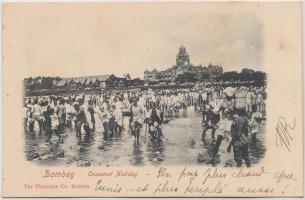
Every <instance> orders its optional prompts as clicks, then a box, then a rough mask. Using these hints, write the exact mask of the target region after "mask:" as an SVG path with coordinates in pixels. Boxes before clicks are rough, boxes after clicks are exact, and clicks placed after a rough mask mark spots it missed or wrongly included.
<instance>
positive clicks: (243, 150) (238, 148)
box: [231, 116, 250, 167]
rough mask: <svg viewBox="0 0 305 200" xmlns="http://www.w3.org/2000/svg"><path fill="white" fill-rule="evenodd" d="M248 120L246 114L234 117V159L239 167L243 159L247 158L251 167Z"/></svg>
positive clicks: (232, 132)
mask: <svg viewBox="0 0 305 200" xmlns="http://www.w3.org/2000/svg"><path fill="white" fill-rule="evenodd" d="M248 127H249V125H248V121H247V119H246V117H245V116H238V117H237V118H236V119H234V121H233V124H232V127H231V134H232V141H231V142H232V145H233V151H234V160H235V162H236V165H237V167H241V164H242V160H245V162H246V165H247V167H250V160H249V152H248V143H249V142H248V138H247V137H248Z"/></svg>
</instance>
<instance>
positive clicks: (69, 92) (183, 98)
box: [23, 13, 267, 167]
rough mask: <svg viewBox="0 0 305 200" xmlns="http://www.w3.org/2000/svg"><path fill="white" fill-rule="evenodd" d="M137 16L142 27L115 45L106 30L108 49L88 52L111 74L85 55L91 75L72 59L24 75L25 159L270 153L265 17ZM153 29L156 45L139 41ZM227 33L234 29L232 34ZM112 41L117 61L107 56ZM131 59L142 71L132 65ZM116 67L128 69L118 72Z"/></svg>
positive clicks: (190, 160) (211, 159)
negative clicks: (92, 65)
mask: <svg viewBox="0 0 305 200" xmlns="http://www.w3.org/2000/svg"><path fill="white" fill-rule="evenodd" d="M157 17H159V16H157ZM157 17H156V18H157ZM206 19H213V20H214V23H215V24H217V22H218V21H220V20H221V21H223V25H224V27H216V26H215V27H214V29H212V30H211V28H212V27H209V26H211V25H210V24H211V21H210V20H206ZM118 20H122V19H118ZM131 20H132V21H133V20H138V21H137V22H138V24H137V29H134V28H133V27H131V28H128V29H125V30H123V31H122V32H120V34H119V38H118V40H116V39H113V40H111V41H108V43H107V44H103V43H102V41H103V39H104V38H109V37H113V36H112V35H109V34H110V33H112V32H110V33H107V32H106V33H101V34H100V36H99V37H97V39H96V41H95V42H101V46H99V47H98V49H95V50H94V52H90V50H88V51H87V52H86V53H87V54H94V55H95V56H92V57H90V58H88V59H97V60H96V63H97V65H99V66H101V68H105V69H106V68H107V69H108V70H107V72H108V73H106V70H105V72H104V73H102V70H96V69H92V70H90V69H91V68H90V66H88V65H90V64H87V63H83V62H84V61H82V63H83V64H85V66H86V69H87V70H85V72H83V71H82V73H78V71H79V70H78V69H79V68H78V67H85V66H80V64H77V66H72V65H71V68H69V69H70V70H69V71H66V72H65V73H64V75H65V76H67V77H64V76H61V70H62V69H65V68H64V67H65V66H64V64H63V63H58V64H57V65H55V66H54V67H53V66H51V65H50V64H48V63H47V65H48V66H50V71H51V72H52V74H46V73H42V74H39V72H38V73H37V71H36V73H35V74H33V75H31V76H28V77H26V78H24V83H23V84H24V102H23V105H24V107H23V109H24V111H23V112H24V140H25V155H26V159H27V160H28V161H31V162H35V163H37V164H40V165H56V166H57V165H59V166H61V165H76V166H91V165H93V166H121V165H136V166H138V165H139V166H141V165H160V164H166V165H185V164H187V165H211V166H221V167H241V166H242V165H244V166H246V167H250V166H251V164H256V163H259V161H260V159H261V158H263V157H264V153H265V150H266V148H265V144H264V138H265V131H264V130H265V124H266V108H265V101H266V99H267V93H266V86H267V79H266V73H265V72H264V71H263V66H262V61H261V59H262V53H263V51H264V45H263V44H262V31H263V27H262V25H261V23H260V20H259V19H258V18H257V17H256V16H255V15H252V14H234V15H232V16H219V15H217V14H209V13H207V14H206V15H204V16H202V17H201V18H200V21H199V20H198V19H197V18H196V16H191V17H188V18H183V19H182V18H181V19H177V16H170V15H169V16H166V18H165V19H164V20H165V22H163V23H160V24H159V23H157V24H155V23H154V22H150V21H149V22H150V24H149V22H147V21H146V20H139V19H134V18H132V17H131ZM119 22H121V21H119ZM177 22H178V23H177ZM100 23H101V24H100V26H103V25H104V23H103V21H102V22H100ZM199 23H200V25H201V26H199ZM248 24H252V25H251V26H249V25H248ZM253 24H254V25H253ZM112 25H113V24H112ZM244 25H247V26H248V27H247V29H240V28H241V27H242V26H244ZM104 26H105V25H104ZM116 26H118V27H116ZM116 26H109V27H108V28H109V29H110V30H111V31H112V29H115V28H119V23H116ZM154 26H155V27H154ZM160 26H162V27H160ZM184 26H186V27H187V28H182V27H184ZM147 27H148V28H149V29H146V28H147ZM165 27H166V29H165ZM203 27H206V28H203ZM153 29H155V34H156V35H157V36H156V37H158V38H155V40H156V41H157V43H156V44H154V45H153V46H151V45H148V44H147V42H144V43H143V44H141V42H139V39H138V38H137V37H135V34H137V32H138V31H139V30H141V35H143V37H145V36H147V35H149V34H150V32H151V31H152V30H153ZM215 29H216V31H215ZM172 30H176V31H177V32H175V33H172ZM83 31H85V33H88V34H89V33H90V31H91V30H83ZM113 31H114V30H113ZM226 31H230V33H231V34H230V36H228V37H226V38H224V33H225V32H226ZM241 31H242V33H241ZM202 32H204V33H202ZM198 33H202V34H198ZM57 34H58V33H57ZM90 34H93V33H90ZM80 36H82V34H79V35H76V36H74V37H80ZM65 40H67V41H66V42H68V41H69V40H72V39H70V38H65ZM142 40H143V39H142ZM160 41H164V42H160ZM82 42H85V41H82ZM86 45H87V46H88V48H89V49H90V44H86ZM113 46H116V48H118V49H119V50H118V51H115V52H114V54H116V57H117V59H116V60H111V61H109V62H107V58H104V57H105V56H106V55H107V54H108V53H109V51H111V49H112V48H113ZM71 48H72V47H71ZM128 50H130V52H129V51H128ZM71 51H72V49H71ZM73 51H76V50H73ZM132 51H137V53H136V54H135V53H131V52H132ZM103 52H105V53H103ZM221 54H227V55H225V58H224V55H221ZM54 56H55V55H54ZM79 56H80V57H81V58H80V59H82V57H86V58H84V59H87V56H88V55H83V54H79ZM88 57H89V56H88ZM226 57H227V58H226ZM143 58H147V60H146V59H145V60H143ZM37 59H40V58H37ZM75 59H76V60H75V61H74V62H76V63H77V62H78V60H77V58H75ZM120 59H123V60H124V59H125V61H121V60H120ZM129 59H130V60H132V61H129ZM138 60H139V61H138ZM35 62H36V63H35V64H36V65H37V67H38V66H39V65H40V63H39V64H38V63H37V62H39V61H36V60H35ZM44 62H46V61H44ZM138 63H141V64H138ZM131 65H136V69H135V70H132V71H130V70H129V69H131V67H130V66H131ZM113 66H120V68H119V69H118V68H117V69H116V71H113V72H112V71H111V69H112V68H113ZM70 71H71V73H69V72H70ZM37 74H39V76H37ZM53 74H54V75H53Z"/></svg>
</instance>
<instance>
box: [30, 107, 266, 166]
mask: <svg viewBox="0 0 305 200" xmlns="http://www.w3.org/2000/svg"><path fill="white" fill-rule="evenodd" d="M124 127H125V129H124V130H123V131H122V133H121V134H115V135H114V137H113V138H104V137H103V126H102V123H97V124H96V130H95V131H94V132H93V133H92V135H91V136H90V137H86V136H85V134H82V138H79V137H77V136H76V134H75V131H74V130H73V129H70V128H66V129H65V130H64V132H63V134H62V137H63V141H64V142H63V143H60V142H59V140H58V137H57V136H55V135H53V136H52V138H51V140H50V141H49V142H46V139H47V138H48V137H47V136H46V135H45V133H42V134H41V135H39V133H38V132H39V131H38V126H37V125H36V124H35V135H30V134H29V133H25V134H24V137H25V154H26V158H27V160H31V161H32V162H35V163H38V164H41V165H51V166H58V165H59V166H60V165H76V166H90V165H94V166H122V165H123V166H124V165H133V166H143V165H160V164H164V165H182V164H183V165H185V164H187V165H201V164H209V161H208V160H209V159H210V157H211V156H212V152H213V145H214V144H213V143H212V141H211V140H210V135H209V134H208V133H207V138H206V139H207V144H205V145H203V144H202V142H201V133H202V126H201V114H200V113H197V112H194V109H193V108H192V107H188V108H187V109H185V110H182V109H181V110H180V111H179V117H178V118H174V119H172V120H169V122H168V123H166V124H164V125H162V132H163V135H164V137H163V138H161V140H157V139H155V140H153V139H152V138H151V137H150V135H149V134H147V136H146V137H145V126H143V128H142V130H141V133H140V140H139V141H140V143H139V144H136V143H135V141H134V137H133V135H132V134H131V133H130V131H129V129H128V118H125V119H124ZM263 138H264V133H262V134H259V135H258V137H257V142H256V148H251V147H250V158H251V162H252V163H257V162H258V161H259V160H260V159H261V158H262V157H263V155H264V153H265V147H264V139H263ZM227 145H228V141H223V143H222V144H221V146H220V148H219V153H218V154H219V155H218V156H217V157H216V164H217V165H220V166H231V165H232V162H233V153H227V152H226V148H227ZM254 149H255V151H254ZM199 154H203V156H204V159H205V162H204V163H198V161H197V159H198V155H199ZM230 163H231V164H230Z"/></svg>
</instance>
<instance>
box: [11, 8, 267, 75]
mask: <svg viewBox="0 0 305 200" xmlns="http://www.w3.org/2000/svg"><path fill="white" fill-rule="evenodd" d="M198 5H199V4H198ZM16 18H17V19H19V20H17V21H18V22H17V23H16V24H14V26H16V31H19V32H20V34H22V35H23V40H22V42H20V41H19V42H18V44H19V45H20V48H19V51H21V52H22V53H23V54H24V60H21V61H20V63H21V65H24V66H22V67H26V68H27V70H26V74H27V76H38V75H43V76H48V75H50V76H56V75H58V76H62V77H71V76H80V75H98V74H112V73H113V74H116V75H118V76H121V75H122V74H124V73H128V72H129V73H130V74H131V76H132V77H141V78H142V77H143V72H144V70H145V69H153V68H157V69H166V68H168V67H171V66H173V65H174V64H175V59H176V54H177V52H178V48H179V46H180V45H181V44H182V43H183V44H184V46H185V47H186V48H187V51H188V53H189V54H190V59H191V63H192V64H194V65H198V64H202V65H208V64H209V63H213V64H218V65H222V66H223V68H224V71H230V70H238V71H239V70H240V69H241V68H242V67H249V68H254V69H259V68H260V67H261V66H260V65H261V63H262V54H263V44H262V40H263V39H262V35H263V33H262V31H263V30H262V24H261V22H260V20H259V19H258V18H257V17H256V16H255V15H254V14H252V13H239V14H237V13H236V12H234V11H232V12H215V11H213V10H212V11H211V10H210V9H206V7H205V6H195V7H191V8H189V7H188V6H186V5H183V4H176V5H171V4H166V5H161V6H160V5H157V4H156V5H155V6H149V5H141V6H132V5H128V6H126V5H125V6H122V5H119V4H116V5H115V4H109V5H107V4H106V5H87V6H81V7H79V6H48V7H47V6H36V7H30V9H22V12H20V11H18V14H17V15H16ZM63 69H64V70H63Z"/></svg>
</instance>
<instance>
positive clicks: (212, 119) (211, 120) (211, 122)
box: [202, 110, 220, 143]
mask: <svg viewBox="0 0 305 200" xmlns="http://www.w3.org/2000/svg"><path fill="white" fill-rule="evenodd" d="M203 121H204V123H203V131H202V141H203V142H204V143H205V134H206V132H207V130H209V129H212V140H215V131H216V128H217V123H218V122H219V121H220V115H219V113H214V112H213V111H212V110H208V111H207V112H205V120H203Z"/></svg>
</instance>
